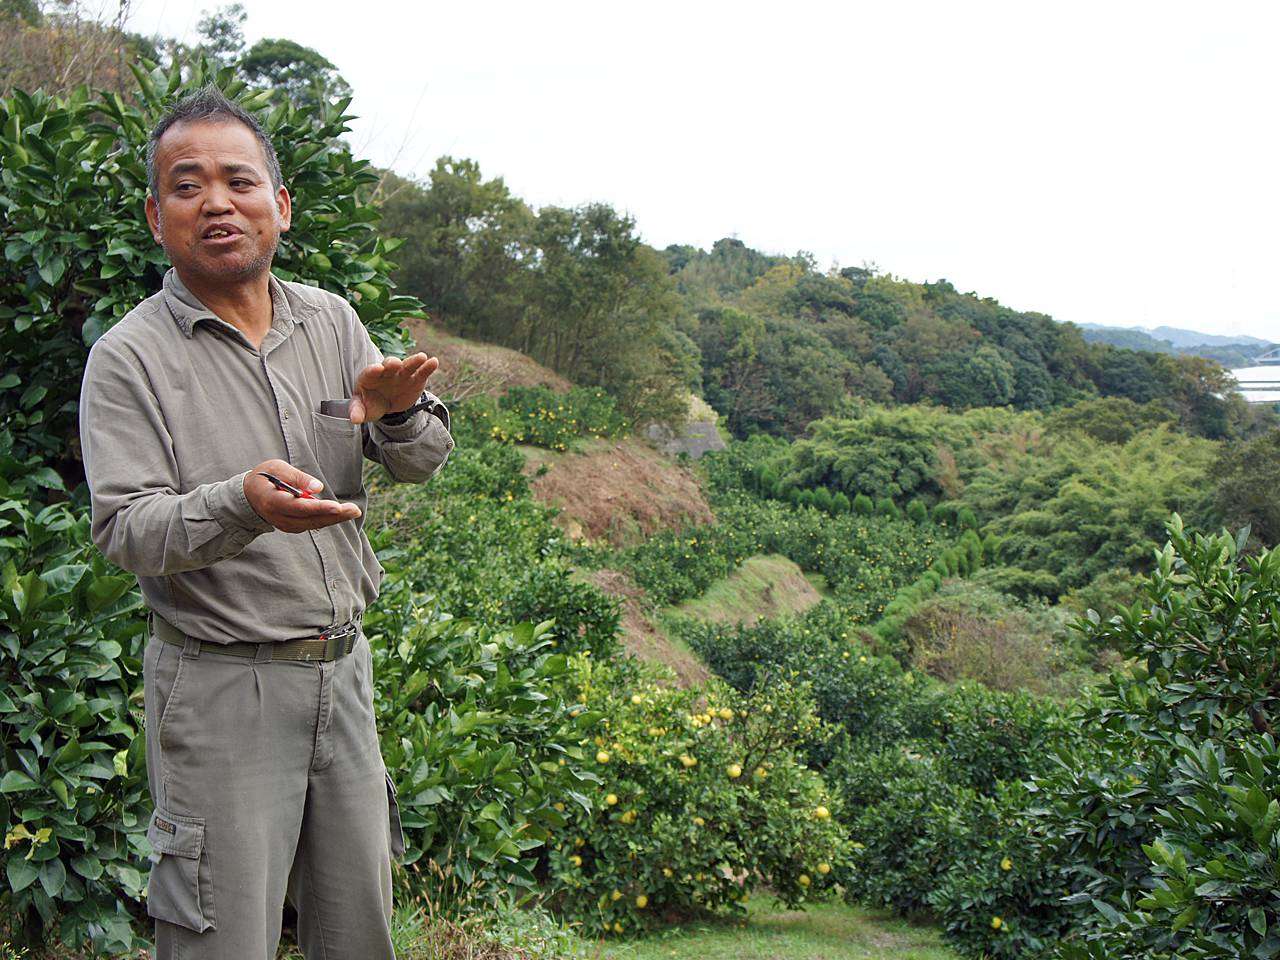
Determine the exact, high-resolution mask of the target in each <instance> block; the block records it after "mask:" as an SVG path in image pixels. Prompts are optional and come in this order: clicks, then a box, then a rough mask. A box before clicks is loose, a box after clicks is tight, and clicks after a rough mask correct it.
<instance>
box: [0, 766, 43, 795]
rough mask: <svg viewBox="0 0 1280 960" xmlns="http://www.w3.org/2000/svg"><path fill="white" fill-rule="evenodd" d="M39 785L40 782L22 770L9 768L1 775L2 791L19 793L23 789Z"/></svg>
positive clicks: (0, 784) (0, 790) (0, 787)
mask: <svg viewBox="0 0 1280 960" xmlns="http://www.w3.org/2000/svg"><path fill="white" fill-rule="evenodd" d="M39 786H40V784H38V783H37V782H36V781H35V780H32V779H31V778H30V777H29V776H27V775H26V774H25V773H23V772H22V771H21V770H9V771H8V772H6V773H5V775H4V776H3V777H0V793H18V792H20V791H22V790H31V789H34V788H36V787H39Z"/></svg>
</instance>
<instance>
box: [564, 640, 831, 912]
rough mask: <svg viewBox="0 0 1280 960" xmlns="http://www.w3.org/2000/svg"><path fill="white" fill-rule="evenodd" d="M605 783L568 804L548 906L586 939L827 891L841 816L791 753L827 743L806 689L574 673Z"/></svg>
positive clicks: (627, 671)
mask: <svg viewBox="0 0 1280 960" xmlns="http://www.w3.org/2000/svg"><path fill="white" fill-rule="evenodd" d="M578 668H579V673H578V674H577V677H576V687H577V689H578V690H579V696H578V700H579V701H580V703H581V704H582V707H583V709H584V710H585V713H584V714H583V715H582V719H584V720H598V722H599V733H598V734H597V736H596V737H595V739H594V741H593V742H591V741H583V747H584V748H585V750H586V751H587V753H588V757H589V759H590V755H591V753H592V752H593V751H594V755H595V756H594V759H595V762H594V764H591V769H592V771H593V772H594V774H595V775H596V776H597V777H599V779H600V783H599V785H598V786H596V787H594V789H593V791H592V792H591V793H590V794H589V795H588V796H587V797H585V798H584V797H582V796H578V795H575V796H574V798H573V799H574V801H575V802H568V801H566V810H567V812H566V815H567V817H568V823H567V824H566V826H565V828H564V829H563V831H561V832H560V842H559V843H558V845H556V846H555V847H553V848H552V850H551V851H550V861H549V862H550V869H551V872H552V875H553V876H554V877H555V879H556V881H557V882H558V884H560V885H562V886H563V889H564V892H563V894H562V895H561V896H559V897H557V898H556V900H555V903H556V904H557V905H558V906H559V908H560V909H561V910H563V912H564V913H565V914H567V915H568V916H569V917H571V918H572V919H574V920H578V921H581V922H582V924H583V926H584V927H585V928H586V929H587V930H589V931H591V932H594V933H610V932H611V933H624V932H633V931H635V930H638V929H643V928H646V927H652V926H654V925H655V924H656V923H658V922H659V921H660V920H670V919H674V918H677V917H693V916H699V915H709V914H713V913H721V912H725V911H728V912H731V913H734V914H738V915H741V914H742V912H743V908H742V906H741V903H742V902H743V901H745V900H746V899H747V896H748V894H749V893H750V891H751V889H752V888H753V887H754V886H756V885H757V884H765V885H767V886H768V887H769V889H771V890H772V891H773V893H774V895H775V896H776V897H777V898H778V899H779V900H780V901H781V902H783V903H785V904H786V905H788V906H792V907H794V906H797V905H799V904H801V903H803V902H804V901H806V900H812V899H820V898H822V897H824V896H825V895H827V894H829V893H830V892H831V891H832V889H833V882H834V879H835V877H836V876H838V875H840V873H841V872H842V871H843V868H844V866H845V863H846V861H847V858H848V854H849V847H848V842H847V840H846V839H845V837H844V829H843V827H841V826H839V824H838V816H839V807H838V806H837V805H836V804H835V801H834V800H833V799H832V797H831V795H830V794H829V793H828V792H827V790H826V788H825V787H824V785H823V783H822V780H821V778H820V777H819V776H818V775H817V774H816V773H813V772H812V771H810V770H808V769H806V768H805V767H804V766H803V765H802V763H801V762H800V761H799V759H798V756H797V752H798V749H799V747H800V745H801V744H802V743H803V742H805V741H810V740H814V739H817V738H821V737H823V736H824V735H825V734H824V732H823V730H822V728H821V725H820V724H819V722H818V721H817V720H816V719H815V718H814V716H813V715H812V700H811V699H810V697H809V696H808V695H806V693H805V691H804V690H803V688H793V687H791V686H789V685H780V686H776V687H773V688H771V689H769V690H767V691H760V692H758V693H757V695H756V696H753V697H750V698H743V697H738V696H736V695H734V694H733V692H732V691H731V690H728V689H727V688H724V687H723V686H722V685H716V684H713V685H710V686H708V687H707V688H706V689H705V690H678V689H673V688H672V687H670V686H669V685H668V684H669V682H670V681H669V678H666V677H664V676H663V675H662V672H661V671H659V670H657V669H654V668H643V667H639V666H637V665H631V666H619V665H617V664H613V663H610V664H596V663H594V662H593V661H591V660H589V659H585V660H580V661H578Z"/></svg>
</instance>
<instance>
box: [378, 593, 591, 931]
mask: <svg viewBox="0 0 1280 960" xmlns="http://www.w3.org/2000/svg"><path fill="white" fill-rule="evenodd" d="M551 627H552V624H551V623H549V622H543V623H539V624H537V625H536V626H535V625H534V624H532V623H529V622H527V621H526V622H523V623H519V624H517V625H516V626H515V627H514V628H513V629H511V630H496V629H493V628H489V627H486V626H484V625H481V624H477V623H475V622H474V621H468V620H465V619H452V618H443V617H442V618H440V619H434V620H432V619H419V618H418V616H417V609H416V606H415V604H414V598H413V594H412V592H411V590H410V588H409V585H408V584H407V583H406V582H405V581H404V580H400V579H398V578H397V580H396V581H395V585H394V586H393V588H392V590H391V591H390V592H389V594H387V595H384V596H383V597H380V598H379V604H378V606H377V608H376V611H374V612H373V614H372V615H371V616H370V617H368V618H367V620H366V634H367V635H368V637H369V642H370V646H371V648H372V650H373V662H374V676H375V680H376V682H375V691H374V707H375V711H376V714H377V717H378V731H379V735H380V737H381V743H382V756H383V759H384V761H385V762H386V764H387V769H388V770H390V771H391V772H392V776H393V778H394V779H395V781H396V784H397V793H398V798H399V804H400V819H401V824H402V826H403V827H404V832H405V856H404V858H403V863H404V864H405V866H406V868H407V872H406V873H404V874H399V875H400V876H401V878H402V881H403V884H402V887H403V890H404V892H405V893H410V894H411V893H413V892H414V891H415V890H419V889H423V888H426V887H429V888H430V889H431V890H432V894H433V897H434V898H435V899H436V901H437V902H438V903H440V904H441V905H443V906H444V907H446V908H447V907H448V905H449V904H450V902H451V901H456V900H459V899H461V898H463V897H476V896H486V895H487V896H494V895H497V894H499V893H501V892H502V891H504V890H506V889H508V888H511V887H515V888H520V887H525V888H533V887H534V886H536V882H537V881H536V878H535V876H534V872H533V870H534V866H535V864H536V857H537V854H536V850H537V848H538V847H540V846H542V844H543V843H544V842H545V841H546V839H547V838H548V837H549V836H551V834H552V831H554V830H556V829H557V828H559V827H561V826H563V824H564V818H563V817H562V816H561V815H560V813H559V812H558V811H557V810H556V809H555V808H554V807H553V806H552V804H553V802H554V801H555V800H556V799H557V798H558V797H561V796H564V795H566V794H570V793H572V792H575V791H578V790H580V789H581V788H582V785H583V784H584V783H588V782H591V781H593V780H594V779H595V777H594V776H593V775H592V774H591V773H590V772H589V771H586V770H581V769H580V763H579V761H580V760H581V759H582V756H583V754H582V751H581V750H580V749H578V747H577V746H576V743H577V740H578V739H579V735H580V731H581V730H582V729H583V727H584V724H585V721H584V720H582V719H581V718H575V717H573V716H572V715H571V714H570V713H569V711H568V709H567V707H566V705H565V704H564V703H563V701H562V699H561V697H562V693H561V690H562V688H563V684H562V683H561V681H562V680H564V678H565V677H566V676H567V673H568V657H567V655H566V654H564V653H561V652H557V651H556V650H555V649H554V646H555V643H556V641H555V638H554V635H553V633H552V631H551ZM561 760H564V761H565V762H564V763H563V764H562V763H560V761H561ZM423 858H426V859H427V860H430V861H434V864H435V866H436V867H438V868H439V869H440V873H439V874H435V873H429V874H427V875H426V876H425V877H424V876H423V875H422V873H421V870H422V868H423V865H422V864H419V863H418V861H419V860H421V859H423ZM437 876H441V877H442V879H440V880H437Z"/></svg>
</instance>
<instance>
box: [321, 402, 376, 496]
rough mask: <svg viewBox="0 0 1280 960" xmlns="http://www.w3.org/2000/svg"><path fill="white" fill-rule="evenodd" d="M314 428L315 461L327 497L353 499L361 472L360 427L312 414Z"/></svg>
mask: <svg viewBox="0 0 1280 960" xmlns="http://www.w3.org/2000/svg"><path fill="white" fill-rule="evenodd" d="M311 417H312V419H313V420H314V421H315V429H316V459H317V460H318V461H319V462H320V479H321V480H323V481H324V485H325V491H324V493H322V494H321V496H323V497H326V498H336V499H338V500H341V499H343V498H344V497H353V496H355V495H356V494H357V493H359V492H360V487H361V483H362V479H363V478H362V471H363V469H364V449H363V435H362V434H361V430H360V424H358V423H352V422H351V421H350V420H348V419H346V418H345V417H328V416H325V415H324V414H323V413H319V412H316V411H312V413H311Z"/></svg>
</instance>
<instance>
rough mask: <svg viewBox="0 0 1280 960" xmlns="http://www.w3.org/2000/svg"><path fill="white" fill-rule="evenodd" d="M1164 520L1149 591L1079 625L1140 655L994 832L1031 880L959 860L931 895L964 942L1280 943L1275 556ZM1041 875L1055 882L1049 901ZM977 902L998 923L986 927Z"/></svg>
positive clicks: (1076, 957)
mask: <svg viewBox="0 0 1280 960" xmlns="http://www.w3.org/2000/svg"><path fill="white" fill-rule="evenodd" d="M1169 530H1170V543H1169V544H1168V545H1167V546H1166V547H1165V548H1164V550H1163V551H1162V552H1161V556H1160V561H1159V564H1158V565H1157V567H1156V569H1155V571H1154V572H1153V573H1152V575H1151V577H1150V579H1149V581H1148V582H1147V584H1146V588H1145V597H1144V602H1143V603H1140V604H1135V605H1134V607H1133V608H1132V609H1131V610H1129V611H1127V612H1124V613H1122V614H1120V615H1119V616H1117V617H1116V618H1114V619H1113V620H1111V621H1109V622H1106V623H1102V622H1097V623H1090V622H1089V621H1085V622H1083V623H1081V625H1080V626H1081V629H1083V630H1086V631H1088V632H1090V633H1094V634H1100V635H1101V636H1100V637H1099V638H1098V640H1097V642H1099V643H1104V644H1107V645H1111V646H1114V647H1116V648H1118V649H1120V650H1122V651H1123V652H1124V653H1125V654H1127V655H1129V656H1131V657H1133V658H1134V661H1133V666H1132V667H1131V668H1130V669H1125V670H1118V671H1115V672H1114V673H1113V674H1112V676H1111V679H1110V681H1109V682H1108V683H1107V684H1106V685H1105V686H1103V687H1102V688H1100V689H1099V691H1098V695H1097V696H1096V697H1091V698H1089V699H1087V700H1085V701H1083V702H1082V703H1081V705H1080V707H1079V709H1078V710H1077V711H1075V712H1074V713H1073V714H1072V715H1071V717H1070V718H1069V721H1070V723H1071V724H1072V725H1073V726H1075V727H1076V728H1078V729H1079V730H1081V731H1082V732H1083V733H1084V736H1083V737H1082V739H1081V740H1080V741H1079V742H1078V743H1076V744H1068V745H1063V746H1059V747H1058V748H1057V749H1055V751H1054V760H1053V763H1052V765H1051V766H1050V767H1049V768H1048V769H1047V770H1044V771H1041V772H1040V773H1039V774H1038V775H1035V776H1033V778H1032V780H1031V786H1032V787H1033V788H1034V789H1035V793H1034V794H1032V795H1031V796H1030V797H1029V798H1027V799H1026V800H1025V802H1016V803H1013V804H1010V805H1009V806H1008V807H1007V809H1006V812H1005V814H1004V816H1003V818H1002V827H1001V829H1000V830H999V832H998V834H997V837H998V840H997V842H1003V843H1007V844H1008V845H1010V846H1011V847H1015V848H1017V849H1020V850H1022V851H1023V854H1022V859H1020V860H1019V861H1017V863H1018V867H1017V868H1016V869H1018V870H1022V869H1023V865H1024V864H1025V868H1026V870H1027V874H1026V877H1027V879H1028V880H1030V881H1031V883H1030V884H1027V883H1022V884H1019V885H1017V886H1014V887H1011V886H1009V885H990V884H986V883H984V882H983V880H982V878H981V877H980V876H978V875H974V876H972V877H964V876H957V877H954V878H952V880H951V882H950V883H949V884H948V885H947V886H946V887H944V888H942V889H940V891H939V894H938V896H937V897H935V902H936V905H937V906H938V907H939V909H940V910H941V911H942V912H943V914H944V917H945V918H946V922H947V925H948V928H949V930H950V931H951V933H952V934H953V935H954V936H955V937H956V938H957V939H958V940H959V941H960V942H961V943H963V944H964V945H965V946H966V947H967V948H968V950H969V952H970V953H971V954H972V955H975V956H976V955H978V953H979V952H980V951H981V950H988V951H990V955H992V956H1008V957H1021V956H1034V957H1038V956H1042V955H1043V956H1053V957H1055V958H1064V960H1080V958H1086V957H1087V958H1091V960H1102V958H1107V960H1112V958H1120V960H1152V958H1172V957H1192V956H1194V957H1217V958H1227V957H1245V956H1256V957H1271V956H1276V955H1277V953H1278V952H1280V934H1277V932H1276V924H1277V922H1280V899H1277V886H1276V882H1275V878H1276V876H1277V850H1278V849H1280V845H1278V840H1280V837H1278V832H1277V831H1278V828H1280V798H1277V796H1276V783H1277V782H1280V780H1278V778H1280V753H1277V750H1276V739H1275V734H1274V732H1273V728H1274V724H1275V719H1276V716H1277V708H1278V707H1280V699H1278V698H1280V691H1277V689H1276V687H1275V685H1274V678H1275V676H1276V658H1277V655H1278V654H1277V651H1278V650H1280V644H1278V643H1277V640H1278V639H1280V637H1278V636H1277V621H1276V617H1275V613H1276V610H1277V605H1278V604H1280V559H1278V554H1277V553H1276V552H1275V551H1266V552H1264V553H1263V554H1262V555H1260V556H1257V557H1249V556H1246V555H1244V554H1243V553H1242V552H1241V551H1240V540H1239V539H1233V538H1232V537H1230V536H1228V535H1226V534H1225V533H1224V534H1222V535H1220V536H1216V537H1206V536H1203V535H1196V536H1194V537H1193V536H1190V535H1188V534H1185V533H1184V532H1183V530H1182V527H1181V522H1180V521H1179V520H1178V519H1177V518H1175V519H1174V521H1173V522H1172V523H1171V525H1170V528H1169ZM1052 890H1061V891H1062V892H1063V894H1064V895H1065V896H1064V897H1063V898H1062V899H1060V900H1058V902H1057V909H1056V910H1054V911H1053V912H1052V913H1049V914H1046V913H1045V912H1044V911H1043V909H1042V907H1041V900H1042V897H1043V894H1044V893H1045V892H1046V891H1052ZM988 915H997V916H1001V917H1003V918H1005V920H1006V923H1005V924H1004V925H1003V927H1002V928H1001V929H999V930H993V929H992V928H991V927H990V926H989V925H987V924H985V923H984V922H983V921H984V918H985V917H986V916H988ZM1005 937H1009V938H1011V939H1012V940H1013V941H1014V943H1015V944H1017V945H1018V946H1019V947H1020V948H1021V949H1013V948H1012V947H1011V946H1003V947H1002V946H1001V945H1000V943H1001V940H1002V939H1003V938H1005ZM1059 941H1060V942H1059ZM1031 947H1036V949H1035V950H1031V949H1030V948H1031Z"/></svg>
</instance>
